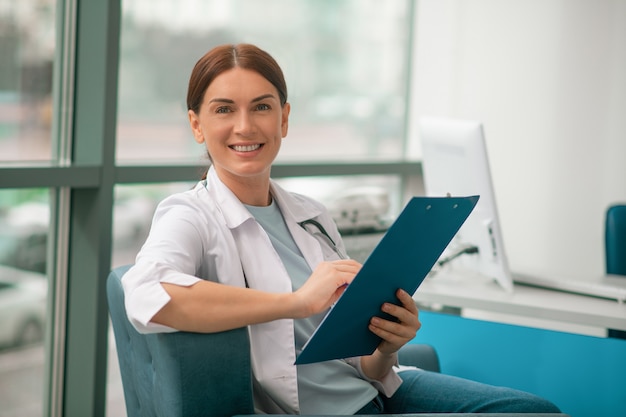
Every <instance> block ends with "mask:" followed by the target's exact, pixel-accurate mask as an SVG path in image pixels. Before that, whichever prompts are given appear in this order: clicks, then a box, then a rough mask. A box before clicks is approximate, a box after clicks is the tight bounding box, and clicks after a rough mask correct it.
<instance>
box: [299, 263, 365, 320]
mask: <svg viewBox="0 0 626 417" xmlns="http://www.w3.org/2000/svg"><path fill="white" fill-rule="evenodd" d="M360 269H361V264H360V263H359V262H357V261H355V260H353V259H341V260H336V261H326V262H322V263H320V264H319V265H318V266H317V267H316V268H315V270H314V271H313V273H312V274H311V276H310V277H309V279H307V281H306V282H305V283H304V285H303V286H302V287H300V288H299V289H298V290H297V291H295V292H294V293H293V295H294V297H296V300H297V305H298V306H299V308H298V311H299V314H298V316H299V317H297V318H304V317H309V316H312V315H314V314H318V313H321V312H322V311H325V310H326V309H328V308H329V307H330V306H332V305H333V304H334V303H335V302H336V301H337V300H338V299H339V297H340V296H341V294H343V292H344V291H345V289H346V287H347V286H348V285H349V284H350V283H351V282H352V280H353V279H354V277H355V276H356V274H357V272H359V270H360Z"/></svg>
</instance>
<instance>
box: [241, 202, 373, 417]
mask: <svg viewBox="0 0 626 417" xmlns="http://www.w3.org/2000/svg"><path fill="white" fill-rule="evenodd" d="M246 208H247V209H248V210H249V211H250V213H251V214H252V215H253V216H254V218H255V219H256V220H257V222H259V224H260V225H261V226H262V227H263V229H264V230H265V232H266V233H267V234H268V236H269V238H270V241H271V242H272V245H273V246H274V249H275V250H276V252H277V253H278V255H279V257H280V259H281V261H282V262H283V264H284V265H285V269H286V270H287V272H288V273H289V276H290V278H291V283H292V288H293V290H294V291H295V290H297V289H298V288H300V287H301V286H302V285H303V284H304V282H305V281H306V280H307V279H308V278H309V276H310V275H311V272H312V271H311V268H310V267H309V265H308V264H307V262H306V260H305V259H304V256H302V253H301V252H300V249H299V248H298V246H297V245H296V242H295V241H294V240H293V238H292V236H291V233H290V232H289V229H288V228H287V225H286V224H285V220H284V219H283V216H282V213H281V212H280V209H279V208H278V205H277V204H276V203H275V202H274V201H272V204H270V205H269V206H267V207H255V206H248V205H246ZM324 315H325V313H322V314H318V315H315V316H311V317H307V318H304V319H296V320H294V332H295V334H294V337H295V345H296V354H299V353H300V352H301V351H302V347H303V346H304V344H305V343H306V341H307V340H309V338H310V337H311V335H312V334H313V332H314V331H315V329H316V328H317V326H318V325H319V324H320V322H321V320H322V319H323V318H324ZM376 395H378V391H377V390H376V388H374V387H373V386H372V385H371V384H370V383H369V382H367V381H365V380H364V379H362V378H361V377H360V375H359V372H358V371H357V370H356V369H354V367H352V366H351V365H349V364H347V363H346V362H345V361H342V360H333V361H327V362H320V363H315V364H309V365H298V396H299V400H300V412H301V413H302V414H346V415H352V414H354V413H355V412H357V411H358V410H360V409H361V408H363V406H364V405H365V404H367V403H368V402H370V401H371V400H372V399H373V398H374V397H376Z"/></svg>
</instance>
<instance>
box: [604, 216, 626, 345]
mask: <svg viewBox="0 0 626 417" xmlns="http://www.w3.org/2000/svg"><path fill="white" fill-rule="evenodd" d="M604 237H605V242H604V249H605V250H604V254H605V258H606V273H607V274H614V275H624V279H626V204H614V205H611V206H610V207H609V208H608V209H607V210H606V222H605V226H604ZM609 337H614V338H617V339H626V331H623V330H615V329H609Z"/></svg>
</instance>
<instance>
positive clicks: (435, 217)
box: [296, 196, 479, 365]
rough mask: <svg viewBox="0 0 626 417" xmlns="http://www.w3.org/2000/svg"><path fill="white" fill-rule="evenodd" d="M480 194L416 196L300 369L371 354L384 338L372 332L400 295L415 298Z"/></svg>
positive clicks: (307, 347) (365, 265) (312, 343)
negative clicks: (386, 305) (385, 307)
mask: <svg viewBox="0 0 626 417" xmlns="http://www.w3.org/2000/svg"><path fill="white" fill-rule="evenodd" d="M478 198H479V197H478V196H469V197H413V198H412V199H411V200H410V201H409V202H408V204H407V205H406V206H405V208H404V209H403V210H402V212H401V213H400V215H399V216H398V218H397V219H396V220H395V221H394V223H393V224H392V225H391V227H390V228H389V230H387V233H385V235H384V236H383V238H382V239H381V241H380V242H379V243H378V245H377V246H376V247H375V248H374V250H373V251H372V253H371V254H370V256H369V257H368V258H367V260H366V261H365V262H364V263H363V267H362V268H361V270H360V271H359V273H358V274H357V275H356V277H355V278H354V280H353V281H352V283H351V284H350V285H349V286H348V288H346V290H345V292H344V293H343V294H342V296H341V297H340V298H339V300H338V301H337V303H336V304H335V305H334V306H333V307H332V309H331V310H330V311H329V313H328V314H327V315H326V317H325V318H324V320H322V322H321V323H320V325H319V326H318V328H317V329H316V330H315V332H314V333H313V335H312V336H311V338H310V339H309V340H308V342H307V343H306V344H305V346H304V348H303V350H302V352H301V353H300V354H299V355H298V357H297V359H296V365H303V364H309V363H315V362H322V361H327V360H331V359H342V358H349V357H354V356H362V355H369V354H371V353H373V352H374V350H375V349H376V347H377V346H378V344H379V343H380V341H381V339H380V338H379V337H378V336H376V335H375V334H374V333H372V332H370V331H369V329H368V323H369V321H370V319H371V318H372V317H373V316H379V317H380V316H381V314H382V313H381V311H380V308H381V306H382V304H383V303H385V302H391V303H397V302H398V301H397V298H396V295H395V293H396V291H397V290H398V289H399V288H402V289H403V290H405V291H406V292H408V293H409V294H413V293H414V292H415V291H416V290H417V288H418V287H419V286H420V284H421V283H422V281H423V280H424V278H425V277H426V275H427V274H428V272H429V271H430V270H431V268H432V267H433V265H434V264H435V262H437V259H439V256H441V254H442V253H443V251H444V250H445V248H446V247H447V246H448V243H449V242H450V241H451V240H452V238H453V237H454V235H455V234H456V233H457V231H458V230H459V228H460V227H461V225H462V224H463V223H464V222H465V219H467V217H468V216H469V215H470V213H471V212H472V210H473V209H474V207H475V206H476V203H477V202H478Z"/></svg>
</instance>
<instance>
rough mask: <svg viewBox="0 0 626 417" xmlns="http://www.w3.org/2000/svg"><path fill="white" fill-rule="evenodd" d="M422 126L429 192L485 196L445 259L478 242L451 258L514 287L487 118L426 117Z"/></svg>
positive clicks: (426, 181)
mask: <svg viewBox="0 0 626 417" xmlns="http://www.w3.org/2000/svg"><path fill="white" fill-rule="evenodd" d="M418 128H419V134H420V139H421V144H422V156H423V160H422V169H423V175H424V186H425V190H426V194H427V195H428V196H446V195H448V194H449V195H452V196H468V195H479V196H480V199H479V200H478V203H477V205H476V208H475V209H474V211H473V212H472V213H471V214H470V216H469V217H468V219H467V220H466V222H465V223H464V224H463V226H462V227H461V229H460V230H459V232H458V233H457V235H456V236H455V238H454V239H453V240H452V242H451V243H450V245H449V246H448V248H447V249H446V251H444V254H443V255H442V259H443V258H445V257H448V259H452V258H454V257H455V255H457V254H459V253H462V252H463V250H464V249H467V248H477V249H478V252H477V253H473V254H463V255H461V256H458V257H456V258H454V259H453V260H451V262H454V263H458V264H460V265H462V266H463V267H464V268H466V269H471V270H474V271H476V272H477V273H479V274H481V275H484V276H487V277H491V278H493V279H495V280H496V281H497V282H498V283H499V284H500V286H501V287H502V288H503V289H505V290H506V291H509V292H511V291H512V290H513V278H512V275H511V271H510V269H509V265H508V261H507V257H506V252H505V250H504V243H503V239H502V233H501V229H500V221H499V219H498V210H497V207H496V200H495V195H494V190H493V184H492V180H491V171H490V168H489V158H488V155H487V147H486V144H485V137H484V131H483V126H482V124H481V123H480V122H478V121H466V120H450V119H435V118H423V119H420V120H419V122H418ZM468 252H469V251H468ZM440 262H441V260H440Z"/></svg>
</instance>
